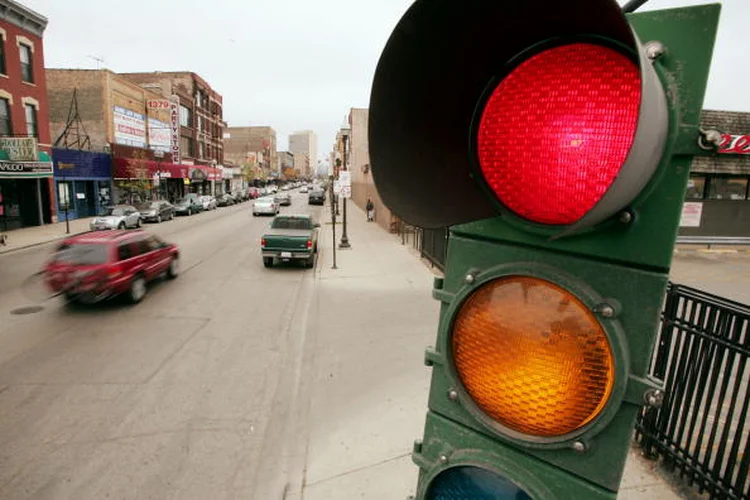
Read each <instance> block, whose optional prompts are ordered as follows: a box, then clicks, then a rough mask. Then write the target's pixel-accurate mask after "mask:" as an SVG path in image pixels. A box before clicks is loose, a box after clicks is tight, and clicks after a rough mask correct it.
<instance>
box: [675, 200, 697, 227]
mask: <svg viewBox="0 0 750 500" xmlns="http://www.w3.org/2000/svg"><path fill="white" fill-rule="evenodd" d="M702 216H703V203H701V202H697V201H688V202H685V203H683V205H682V216H681V217H680V227H701V217H702Z"/></svg>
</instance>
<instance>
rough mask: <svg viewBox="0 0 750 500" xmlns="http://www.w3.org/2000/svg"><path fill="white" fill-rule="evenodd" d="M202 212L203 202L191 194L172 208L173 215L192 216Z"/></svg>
mask: <svg viewBox="0 0 750 500" xmlns="http://www.w3.org/2000/svg"><path fill="white" fill-rule="evenodd" d="M202 211H203V202H202V201H201V200H200V196H198V195H197V194H195V193H191V194H189V195H187V196H185V197H184V198H183V199H181V200H180V201H178V202H177V204H176V205H175V206H174V213H175V214H177V215H193V214H197V213H198V212H202Z"/></svg>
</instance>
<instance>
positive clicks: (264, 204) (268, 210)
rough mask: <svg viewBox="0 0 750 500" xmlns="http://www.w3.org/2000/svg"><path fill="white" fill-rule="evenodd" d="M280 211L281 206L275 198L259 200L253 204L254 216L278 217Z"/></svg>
mask: <svg viewBox="0 0 750 500" xmlns="http://www.w3.org/2000/svg"><path fill="white" fill-rule="evenodd" d="M279 211H280V208H279V204H278V203H276V201H274V199H273V198H258V199H257V200H255V202H254V203H253V215H276V214H278V213H279Z"/></svg>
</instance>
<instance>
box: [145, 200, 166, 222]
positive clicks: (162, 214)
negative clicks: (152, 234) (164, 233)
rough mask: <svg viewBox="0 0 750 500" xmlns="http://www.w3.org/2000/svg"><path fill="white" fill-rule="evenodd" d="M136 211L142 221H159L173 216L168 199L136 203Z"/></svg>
mask: <svg viewBox="0 0 750 500" xmlns="http://www.w3.org/2000/svg"><path fill="white" fill-rule="evenodd" d="M138 212H139V213H140V215H141V220H142V221H143V222H156V223H159V222H161V221H163V220H172V219H173V218H174V206H172V204H171V203H169V202H168V201H163V200H162V201H151V202H147V203H142V204H140V205H138Z"/></svg>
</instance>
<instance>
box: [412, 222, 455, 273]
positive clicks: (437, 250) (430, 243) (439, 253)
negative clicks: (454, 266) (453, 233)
mask: <svg viewBox="0 0 750 500" xmlns="http://www.w3.org/2000/svg"><path fill="white" fill-rule="evenodd" d="M449 234H450V231H449V230H448V228H447V227H441V228H437V229H422V244H421V247H420V249H419V250H420V252H421V254H422V257H424V258H425V259H427V260H429V261H430V262H431V263H432V264H433V265H434V266H436V267H437V268H439V269H440V270H441V271H444V270H445V258H446V255H447V252H448V236H449Z"/></svg>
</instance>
